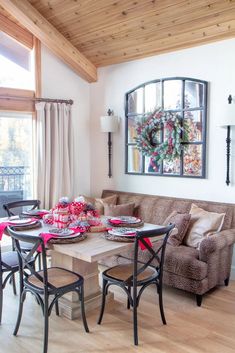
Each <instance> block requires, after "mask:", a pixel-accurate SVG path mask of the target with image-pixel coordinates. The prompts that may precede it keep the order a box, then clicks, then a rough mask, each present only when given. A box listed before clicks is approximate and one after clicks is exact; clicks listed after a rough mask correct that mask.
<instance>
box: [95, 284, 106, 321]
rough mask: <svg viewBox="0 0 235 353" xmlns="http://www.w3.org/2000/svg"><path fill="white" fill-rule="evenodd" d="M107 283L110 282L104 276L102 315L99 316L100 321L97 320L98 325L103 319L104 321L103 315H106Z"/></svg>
mask: <svg viewBox="0 0 235 353" xmlns="http://www.w3.org/2000/svg"><path fill="white" fill-rule="evenodd" d="M107 283H108V282H107V280H106V279H104V278H103V289H102V304H101V309H100V316H99V319H98V322H97V324H98V325H100V324H101V321H102V319H103V315H104V308H105V299H106V286H107Z"/></svg>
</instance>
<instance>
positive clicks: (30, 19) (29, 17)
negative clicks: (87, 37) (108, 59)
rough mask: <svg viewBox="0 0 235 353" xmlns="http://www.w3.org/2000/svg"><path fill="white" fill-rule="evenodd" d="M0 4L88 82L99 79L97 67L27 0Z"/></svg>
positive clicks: (11, 0) (8, 0)
mask: <svg viewBox="0 0 235 353" xmlns="http://www.w3.org/2000/svg"><path fill="white" fill-rule="evenodd" d="M0 5H1V6H2V7H3V8H4V9H5V10H6V11H8V12H9V13H10V14H11V15H12V16H14V17H15V18H16V19H17V20H18V21H19V22H20V23H22V25H23V26H25V27H26V28H27V29H28V30H29V31H30V32H31V33H32V34H33V35H35V37H37V38H38V39H39V40H40V41H41V42H42V43H43V44H44V45H46V46H47V47H48V48H49V49H50V50H51V51H52V52H53V53H54V54H55V55H57V56H58V57H59V58H60V59H61V60H62V61H64V62H65V63H66V64H68V65H69V66H70V67H71V68H72V69H73V70H74V71H75V72H76V73H77V74H78V75H79V76H81V77H82V78H83V79H85V80H86V81H88V82H95V81H97V69H96V67H95V65H93V64H92V63H91V62H90V61H89V60H88V59H87V58H86V57H85V56H84V55H83V54H82V53H80V52H79V51H78V49H76V48H75V47H74V46H73V45H72V44H71V43H70V42H69V41H68V40H67V39H66V38H65V37H64V36H63V35H62V34H61V33H60V32H58V30H57V29H56V28H55V27H53V26H52V25H51V24H50V23H49V22H48V21H47V20H46V19H45V18H44V17H43V16H42V15H41V14H40V13H39V12H38V11H37V10H36V9H35V8H34V7H33V6H32V5H31V4H30V3H29V2H28V1H27V0H0Z"/></svg>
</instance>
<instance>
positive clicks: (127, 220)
mask: <svg viewBox="0 0 235 353" xmlns="http://www.w3.org/2000/svg"><path fill="white" fill-rule="evenodd" d="M113 221H114V222H116V221H117V222H118V221H120V222H121V223H130V224H131V223H133V224H135V223H139V222H141V220H140V219H139V218H136V217H131V216H119V217H112V218H109V222H111V223H112V222H113Z"/></svg>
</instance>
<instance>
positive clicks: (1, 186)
mask: <svg viewBox="0 0 235 353" xmlns="http://www.w3.org/2000/svg"><path fill="white" fill-rule="evenodd" d="M16 190H23V191H24V192H25V193H26V194H28V192H30V168H29V167H26V166H19V167H15V166H13V167H6V166H4V167H1V166H0V191H16Z"/></svg>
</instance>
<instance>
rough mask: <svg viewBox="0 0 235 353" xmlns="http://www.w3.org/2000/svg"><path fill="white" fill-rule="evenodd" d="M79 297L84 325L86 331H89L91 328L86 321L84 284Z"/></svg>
mask: <svg viewBox="0 0 235 353" xmlns="http://www.w3.org/2000/svg"><path fill="white" fill-rule="evenodd" d="M79 298H80V306H81V314H82V322H83V326H84V329H85V331H86V332H89V328H88V325H87V321H86V313H85V306H84V289H83V284H82V285H81V287H80V293H79Z"/></svg>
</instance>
